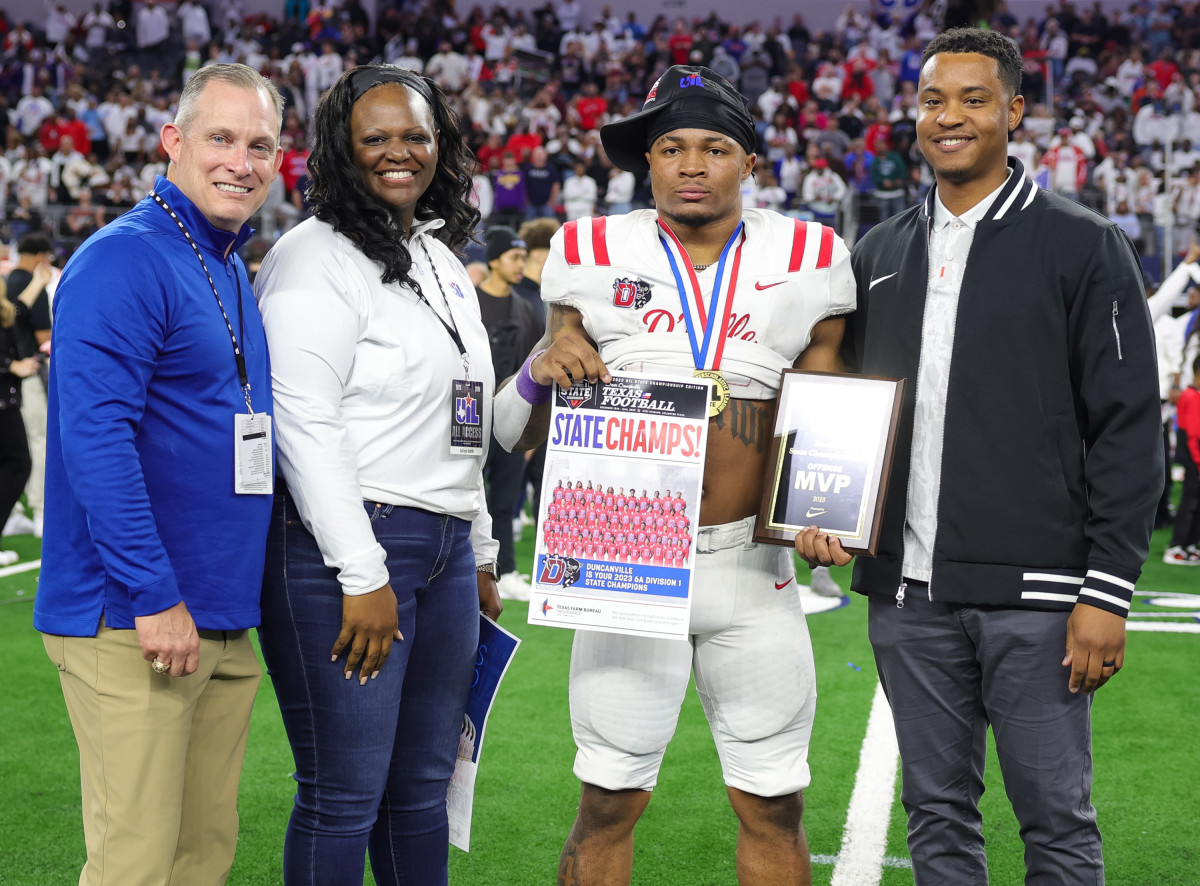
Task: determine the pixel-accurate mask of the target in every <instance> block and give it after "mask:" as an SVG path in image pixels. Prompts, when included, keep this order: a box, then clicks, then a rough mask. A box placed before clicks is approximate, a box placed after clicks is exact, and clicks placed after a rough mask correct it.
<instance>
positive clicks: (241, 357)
mask: <svg viewBox="0 0 1200 886" xmlns="http://www.w3.org/2000/svg"><path fill="white" fill-rule="evenodd" d="M150 196H151V197H153V198H154V202H155V203H157V204H158V205H159V206H161V207H162V209H163V211H164V212H166V214H167V215H169V216H171V219H172V220H173V221H174V222H175V224H177V225H179V233H181V234H183V239H184V240H186V241H187V242H188V245H189V246H190V247H192V252H194V253H196V258H197V260H199V262H200V267H201V268H202V269H203V270H204V276H205V277H207V278H208V285H209V286H210V287H211V288H212V294H213V298H215V299H216V300H217V307H218V308H219V309H220V311H221V316H222V317H223V318H224V319H225V328H226V329H228V330H229V340H230V341H231V342H233V359H234V362H235V363H236V364H237V374H238V383H239V384H240V385H241V387H242V396H243V397H245V398H246V409H247V410H248V411H249V412H250V414H251V415H254V407H253V406H251V405H250V376H249V375H247V373H246V356H245V354H243V353H242V346H241V345H240V344H239V343H238V337H237V335H235V334H234V331H233V324H232V323H231V322H229V315H228V314H227V313H225V305H224V304H222V302H221V294H220V293H219V292H217V284H216V283H214V282H213V278H212V274H210V273H209V272H208V264H207V263H206V262H205V261H204V256H203V255H201V254H200V247H199V246H197V245H196V241H195V240H193V239H192V235H191V233H190V232H189V231H188V229H187V228H186V227H185V226H184V224H183V220H182V219H180V218H179V216H178V215H176V214H175V210H174V209H172V208H171V207H170V205H169V204H168V203H167V201H166V200H164V199H163V198H162V197H161V196H160V195H159V194H158V192H156V191H151V192H150ZM439 285H440V284H439ZM237 287H238V332H240V333H241V334H242V338H245V337H246V315H245V312H244V311H243V310H242V281H241V280H238V281H237ZM434 313H437V312H436V311H435V312H434Z"/></svg>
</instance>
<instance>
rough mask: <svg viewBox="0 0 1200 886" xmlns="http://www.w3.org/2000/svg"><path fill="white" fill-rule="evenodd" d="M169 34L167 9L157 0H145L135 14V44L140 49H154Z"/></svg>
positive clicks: (169, 23) (169, 25) (163, 41)
mask: <svg viewBox="0 0 1200 886" xmlns="http://www.w3.org/2000/svg"><path fill="white" fill-rule="evenodd" d="M170 35H171V22H170V19H169V18H168V17H167V11H166V9H164V8H163V7H161V6H159V5H158V2H157V0H146V2H145V4H144V5H143V6H142V8H141V9H139V10H138V14H137V45H138V49H140V50H143V51H145V50H149V49H154V48H155V47H157V46H159V45H161V44H162V43H165V42H166V41H167V38H168V37H169V36H170Z"/></svg>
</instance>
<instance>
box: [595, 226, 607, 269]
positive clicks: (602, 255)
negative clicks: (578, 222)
mask: <svg viewBox="0 0 1200 886" xmlns="http://www.w3.org/2000/svg"><path fill="white" fill-rule="evenodd" d="M607 225H608V219H607V218H605V217H604V216H599V217H598V218H594V219H592V253H593V254H594V255H595V256H596V264H597V265H607V264H608V263H609V261H608V243H607V242H605V239H604V230H605V227H606V226H607Z"/></svg>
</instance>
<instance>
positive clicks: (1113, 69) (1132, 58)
mask: <svg viewBox="0 0 1200 886" xmlns="http://www.w3.org/2000/svg"><path fill="white" fill-rule="evenodd" d="M1096 6H1097V7H1098V6H1099V4H1096ZM1197 7H1198V4H1197V3H1192V2H1189V3H1169V2H1159V3H1148V2H1136V3H1131V5H1130V6H1129V9H1128V11H1126V12H1116V11H1114V12H1111V13H1106V12H1104V11H1102V10H1100V9H1098V8H1097V9H1093V8H1090V7H1088V6H1086V5H1085V4H1082V3H1081V4H1078V5H1077V4H1073V3H1070V2H1066V0H1059V2H1057V3H1056V4H1055V3H1052V4H1050V5H1049V6H1047V8H1046V10H1045V11H1044V12H1043V14H1042V15H1040V16H1038V17H1036V18H1029V19H1027V20H1025V21H1020V20H1018V18H1017V17H1016V16H1014V15H1013V14H1012V12H1010V11H1009V10H1008V8H1007V5H1006V4H1005V3H1003V2H1002V3H1000V4H999V6H998V9H997V11H996V12H995V13H994V14H993V15H992V16H991V18H990V20H989V21H988V22H987V24H988V26H990V27H992V28H995V29H998V30H1002V31H1003V32H1004V33H1006V34H1008V35H1010V36H1011V37H1012V39H1013V40H1014V41H1015V42H1016V43H1017V44H1018V45H1019V47H1020V49H1021V52H1022V53H1023V55H1024V57H1025V59H1026V71H1025V74H1026V77H1025V82H1024V85H1023V92H1024V94H1025V96H1026V101H1027V104H1026V117H1025V121H1024V123H1023V124H1022V126H1021V127H1020V129H1019V130H1018V131H1017V133H1016V134H1015V135H1014V139H1013V145H1012V152H1013V154H1014V155H1016V156H1018V157H1019V158H1020V159H1021V161H1022V162H1023V163H1024V165H1025V168H1026V170H1027V171H1028V173H1029V174H1030V175H1031V176H1033V177H1034V178H1035V179H1036V180H1037V181H1038V182H1039V183H1040V184H1042V185H1043V186H1044V187H1048V188H1053V189H1054V190H1056V191H1059V192H1061V193H1064V194H1068V195H1070V196H1072V197H1074V198H1076V199H1078V200H1080V201H1081V202H1084V203H1087V204H1089V205H1091V206H1093V207H1094V208H1096V209H1098V210H1100V211H1101V212H1104V213H1106V214H1108V215H1109V216H1110V217H1112V218H1113V219H1115V220H1116V221H1118V223H1119V224H1120V225H1121V226H1122V227H1123V228H1124V229H1125V230H1126V231H1127V232H1128V233H1129V235H1130V237H1131V238H1132V239H1133V240H1134V241H1135V242H1136V243H1137V245H1138V246H1139V248H1140V250H1141V252H1142V255H1143V257H1144V260H1145V264H1146V269H1147V273H1148V275H1149V276H1150V277H1151V278H1152V279H1158V278H1159V275H1160V273H1161V270H1162V268H1163V265H1164V264H1166V265H1167V266H1168V269H1169V266H1170V264H1171V262H1170V257H1169V256H1165V255H1164V250H1165V249H1167V248H1168V243H1169V244H1171V248H1172V250H1173V251H1175V252H1179V253H1181V252H1182V251H1183V250H1184V249H1185V248H1186V246H1187V244H1188V243H1189V242H1190V240H1191V237H1192V231H1193V229H1194V226H1195V223H1196V220H1197V217H1200V173H1198V172H1197V164H1200V108H1197V92H1198V89H1200V11H1198V8H1197ZM936 27H937V23H936V22H935V21H934V19H933V18H932V17H931V15H930V13H929V12H928V11H927V10H926V9H924V8H922V9H920V10H919V11H917V12H915V13H913V14H911V15H909V16H907V17H904V18H901V17H899V16H897V15H893V14H882V13H881V14H878V15H870V14H867V13H863V12H861V11H857V10H855V9H854V8H851V7H849V6H848V7H847V8H846V9H845V10H844V11H843V12H842V14H841V15H840V16H839V18H838V19H837V22H836V25H835V27H834V28H833V29H832V30H831V31H828V32H814V31H812V30H810V29H809V28H808V27H807V26H806V25H805V22H804V19H803V16H802V15H801V14H795V15H792V16H790V18H786V19H785V18H784V17H779V18H776V19H775V20H774V21H771V22H769V23H763V22H758V21H753V22H748V23H746V22H739V21H725V20H722V19H721V18H719V17H718V15H717V14H716V13H712V14H710V15H709V16H708V17H707V18H704V19H696V20H692V21H686V20H684V19H682V18H680V19H675V20H671V19H668V18H667V17H666V16H661V15H660V16H658V17H657V18H656V19H655V20H653V21H648V22H642V21H639V19H638V17H637V15H636V14H635V13H629V14H628V15H627V16H626V17H624V18H620V17H617V16H615V15H613V14H612V12H611V10H610V9H609V7H608V6H604V5H600V4H599V3H585V2H583V0H550V2H548V3H547V5H546V6H544V7H542V8H539V9H535V10H532V11H528V12H526V11H522V10H515V11H513V10H509V9H507V8H506V7H504V6H503V5H500V4H497V5H495V6H493V7H492V8H491V9H490V10H489V9H486V8H484V7H482V6H474V7H471V8H470V9H469V10H466V11H463V10H461V9H457V8H456V6H455V4H454V3H453V2H452V0H431V2H427V3H423V4H422V3H420V2H417V0H409V2H400V3H397V4H396V5H394V6H390V7H383V8H381V9H380V11H379V13H378V15H377V17H376V19H375V20H374V21H371V19H370V17H369V16H368V14H367V12H366V11H365V10H364V9H363V7H362V6H361V5H360V3H359V0H343V2H341V3H340V4H331V5H325V6H320V5H316V4H315V3H311V2H310V0H286V3H285V4H284V8H283V9H282V10H281V11H280V15H278V16H269V15H264V14H256V15H247V14H245V12H244V10H243V9H242V6H241V0H213V3H212V4H211V5H209V6H205V5H203V4H201V3H199V2H197V0H183V2H181V3H179V4H178V5H176V6H166V5H160V4H159V3H158V2H157V0H147V2H145V3H144V4H140V5H139V6H138V7H137V8H136V12H135V9H134V6H133V4H132V2H131V0H111V2H110V4H109V5H108V7H107V8H105V6H104V5H103V4H102V3H97V4H96V5H95V6H93V7H92V8H91V9H89V10H87V11H86V12H81V11H80V10H78V9H73V10H72V9H68V8H67V6H66V5H65V4H63V3H58V4H57V5H54V6H53V7H51V8H50V10H49V12H48V14H47V16H46V19H45V21H43V22H31V23H19V22H14V21H9V20H8V17H7V15H5V14H4V13H3V12H2V11H0V40H2V42H3V64H2V66H0V122H3V123H4V124H5V130H6V133H7V140H6V150H5V153H4V157H3V160H0V188H2V189H3V193H4V196H5V199H4V201H3V204H4V210H3V211H4V214H5V217H4V218H3V219H2V220H3V221H4V223H5V231H4V233H5V235H6V240H10V241H11V240H12V239H13V238H15V237H17V236H19V235H20V234H22V233H25V232H27V231H29V230H31V229H34V228H44V229H45V230H47V232H49V233H51V234H52V235H53V236H54V237H55V238H56V241H57V244H58V247H59V251H60V252H69V251H70V250H71V249H72V248H73V247H74V246H75V245H77V244H78V243H79V242H81V241H82V239H83V238H85V237H86V236H87V235H88V234H90V233H91V232H92V231H94V230H95V229H96V228H97V227H99V226H100V225H102V224H103V223H104V221H105V220H106V219H111V218H112V217H113V216H114V215H116V214H119V212H120V211H121V210H122V209H124V208H127V207H129V206H130V205H132V204H133V203H134V202H135V201H136V200H137V199H139V198H140V196H141V195H142V194H143V193H144V192H145V191H146V190H147V189H148V187H149V185H150V183H152V182H153V180H154V176H155V175H156V174H159V173H161V172H162V171H163V170H164V168H165V162H164V161H165V158H164V157H163V155H162V152H161V150H160V149H159V147H158V130H159V127H160V126H161V125H162V123H163V122H165V121H167V120H169V119H170V118H171V115H172V113H173V103H174V101H175V99H176V97H177V95H178V92H179V89H180V88H181V86H182V83H183V82H184V81H185V80H186V78H187V77H188V76H190V74H191V73H192V72H194V71H195V70H197V69H198V68H199V67H200V66H201V65H204V64H207V63H209V62H212V61H242V62H245V63H246V64H249V65H251V66H253V67H255V68H258V69H260V70H262V71H263V72H265V73H267V74H269V75H270V76H271V77H272V78H273V79H274V80H275V81H276V83H277V84H278V85H279V87H280V89H281V90H282V92H283V94H284V96H285V98H286V100H287V112H286V119H285V126H284V149H285V152H286V153H285V158H284V165H283V172H282V175H281V176H280V179H279V180H278V181H277V183H276V185H275V186H274V191H273V193H272V195H271V197H270V199H269V201H268V203H267V206H266V207H265V209H264V211H263V214H262V216H261V217H260V218H259V219H258V220H257V227H258V228H259V229H260V230H261V231H262V232H263V233H264V236H265V241H262V240H260V242H259V243H258V244H257V247H258V248H261V247H262V246H263V245H264V243H266V242H269V241H270V240H271V239H273V238H274V237H276V236H278V234H279V233H280V232H281V231H282V230H285V229H287V228H288V227H290V226H291V225H293V224H294V223H295V222H296V220H297V219H299V218H302V217H303V216H304V214H305V205H304V188H305V183H306V181H307V179H306V167H305V160H306V158H307V154H308V151H307V142H306V132H307V127H308V121H309V120H310V118H311V115H312V111H313V108H314V106H315V104H316V101H317V99H318V98H319V96H320V95H321V93H322V92H323V91H324V90H325V89H326V88H328V87H329V85H330V84H332V83H333V81H334V80H335V79H336V77H337V76H338V74H339V73H340V72H341V71H342V70H344V69H345V68H347V67H349V66H352V65H354V64H357V63H363V62H368V61H372V60H378V61H383V62H387V63H391V64H395V65H399V66H402V67H407V68H411V69H414V70H417V71H421V72H423V73H424V74H426V75H427V76H429V77H432V78H433V79H435V80H436V81H437V82H438V83H440V84H441V86H442V87H443V89H444V90H445V91H446V93H447V94H448V95H449V96H450V98H451V101H452V103H453V104H454V106H455V107H456V108H457V109H458V110H459V112H460V113H461V114H462V115H463V117H464V118H466V119H467V120H469V121H470V125H469V127H468V128H469V131H470V133H471V135H470V138H471V139H472V146H473V147H474V148H475V150H476V152H477V155H478V157H479V162H480V173H479V175H478V176H477V178H476V181H477V188H476V198H477V200H478V202H479V205H480V207H481V211H482V213H483V215H484V217H485V221H486V222H488V223H503V224H508V225H517V224H519V223H520V222H521V221H524V220H527V219H530V218H537V217H549V216H558V217H559V218H560V219H571V218H577V217H580V216H585V215H590V214H605V213H621V212H625V211H628V210H629V209H630V208H631V207H637V206H642V205H645V204H646V202H647V200H648V188H647V182H646V181H644V180H643V181H639V180H637V178H636V177H635V176H634V175H632V174H631V173H628V172H622V171H620V170H617V169H615V168H613V167H612V166H611V164H609V163H608V162H607V159H606V158H605V157H604V154H603V151H602V149H601V147H600V141H599V134H598V129H599V127H600V126H601V125H602V124H603V123H605V122H607V121H609V120H611V119H614V118H615V117H619V116H621V115H625V114H628V113H630V112H631V111H632V110H634V109H636V108H637V107H639V106H640V103H641V101H642V100H643V98H644V97H645V95H646V92H647V90H648V89H649V88H650V86H651V85H652V84H653V82H654V80H655V78H656V77H657V76H658V74H660V73H661V72H662V71H663V70H664V69H665V68H666V67H667V66H668V65H670V64H679V63H691V64H696V63H699V64H705V65H708V66H709V67H711V68H713V69H714V70H715V71H717V72H718V73H720V74H722V75H724V76H725V77H727V78H729V79H730V80H731V81H733V82H734V83H736V84H738V85H739V86H740V88H741V90H742V92H743V93H744V94H745V95H746V96H747V98H748V99H749V100H750V101H751V103H752V105H753V108H754V112H755V115H756V118H757V125H758V131H759V136H760V142H761V144H760V150H759V152H758V156H759V162H758V166H757V168H756V171H755V176H754V177H753V179H752V180H750V181H749V182H748V183H747V185H746V192H745V194H744V199H745V201H746V203H747V204H749V205H759V206H765V207H770V208H775V209H779V210H782V211H785V212H789V213H798V214H799V213H803V214H808V215H810V216H812V217H815V218H817V219H820V220H827V221H831V222H832V223H834V224H835V225H836V226H837V227H838V228H839V231H840V232H841V233H842V234H843V236H845V237H846V238H847V239H848V240H851V241H852V240H853V239H854V238H855V237H856V235H857V234H858V232H859V231H860V230H861V229H862V228H863V227H865V226H869V225H870V224H872V223H874V222H876V221H878V220H880V219H881V218H885V217H888V216H890V215H892V214H894V213H895V212H897V211H899V210H900V209H902V208H903V207H905V206H907V205H911V204H912V203H913V202H914V201H916V200H918V199H920V198H921V196H922V195H923V194H924V192H925V190H926V189H927V188H928V187H929V185H930V184H931V181H932V179H931V175H930V172H929V170H928V167H927V166H926V165H925V164H924V163H923V162H922V161H921V158H920V156H919V153H918V152H917V150H916V148H915V145H914V135H913V126H914V120H915V117H916V113H917V108H916V93H915V86H916V82H917V77H918V74H919V69H920V53H921V49H922V46H923V45H924V44H925V42H926V41H928V40H929V39H930V38H931V37H932V36H933V34H934V33H935V30H936ZM252 248H254V247H252Z"/></svg>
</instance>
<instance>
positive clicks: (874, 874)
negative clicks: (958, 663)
mask: <svg viewBox="0 0 1200 886" xmlns="http://www.w3.org/2000/svg"><path fill="white" fill-rule="evenodd" d="M899 760H900V750H899V748H897V747H896V730H895V727H893V725H892V709H891V708H890V707H888V703H887V699H886V698H884V695H883V687H882V686H876V687H875V698H874V700H873V701H872V702H871V716H870V717H869V718H868V720H867V734H866V737H865V738H863V743H862V754H861V756H860V757H859V762H858V774H857V775H856V776H855V777H854V792H853V793H852V794H851V795H850V809H849V811H848V812H847V813H846V829H845V830H844V831H843V832H842V850H841V852H839V853H838V856H837V863H836V865H835V867H834V869H833V879H832V880H831V881H830V886H879V881H880V879H881V878H882V877H883V866H884V864H885V854H886V852H887V835H888V823H889V821H890V820H891V815H892V801H893V800H894V799H895V793H896V766H897V765H898V764H899ZM896 860H897V859H886V861H896Z"/></svg>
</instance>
